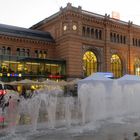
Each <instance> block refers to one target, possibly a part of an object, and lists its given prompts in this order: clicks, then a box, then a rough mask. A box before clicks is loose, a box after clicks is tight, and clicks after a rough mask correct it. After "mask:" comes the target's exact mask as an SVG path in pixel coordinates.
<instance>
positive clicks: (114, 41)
mask: <svg viewBox="0 0 140 140" xmlns="http://www.w3.org/2000/svg"><path fill="white" fill-rule="evenodd" d="M114 42H116V34H115V33H114Z"/></svg>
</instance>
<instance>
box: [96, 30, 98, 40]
mask: <svg viewBox="0 0 140 140" xmlns="http://www.w3.org/2000/svg"><path fill="white" fill-rule="evenodd" d="M95 38H96V39H98V29H96V30H95Z"/></svg>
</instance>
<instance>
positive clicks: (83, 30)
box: [82, 26, 86, 36]
mask: <svg viewBox="0 0 140 140" xmlns="http://www.w3.org/2000/svg"><path fill="white" fill-rule="evenodd" d="M82 35H83V36H85V35H86V28H85V27H84V26H83V29H82Z"/></svg>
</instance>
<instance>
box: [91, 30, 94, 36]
mask: <svg viewBox="0 0 140 140" xmlns="http://www.w3.org/2000/svg"><path fill="white" fill-rule="evenodd" d="M91 38H94V29H93V28H92V29H91Z"/></svg>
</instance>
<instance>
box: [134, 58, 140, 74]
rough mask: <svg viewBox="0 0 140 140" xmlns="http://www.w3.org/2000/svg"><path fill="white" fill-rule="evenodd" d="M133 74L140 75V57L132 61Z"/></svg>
mask: <svg viewBox="0 0 140 140" xmlns="http://www.w3.org/2000/svg"><path fill="white" fill-rule="evenodd" d="M134 74H135V75H138V76H140V58H136V59H135V62H134Z"/></svg>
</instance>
